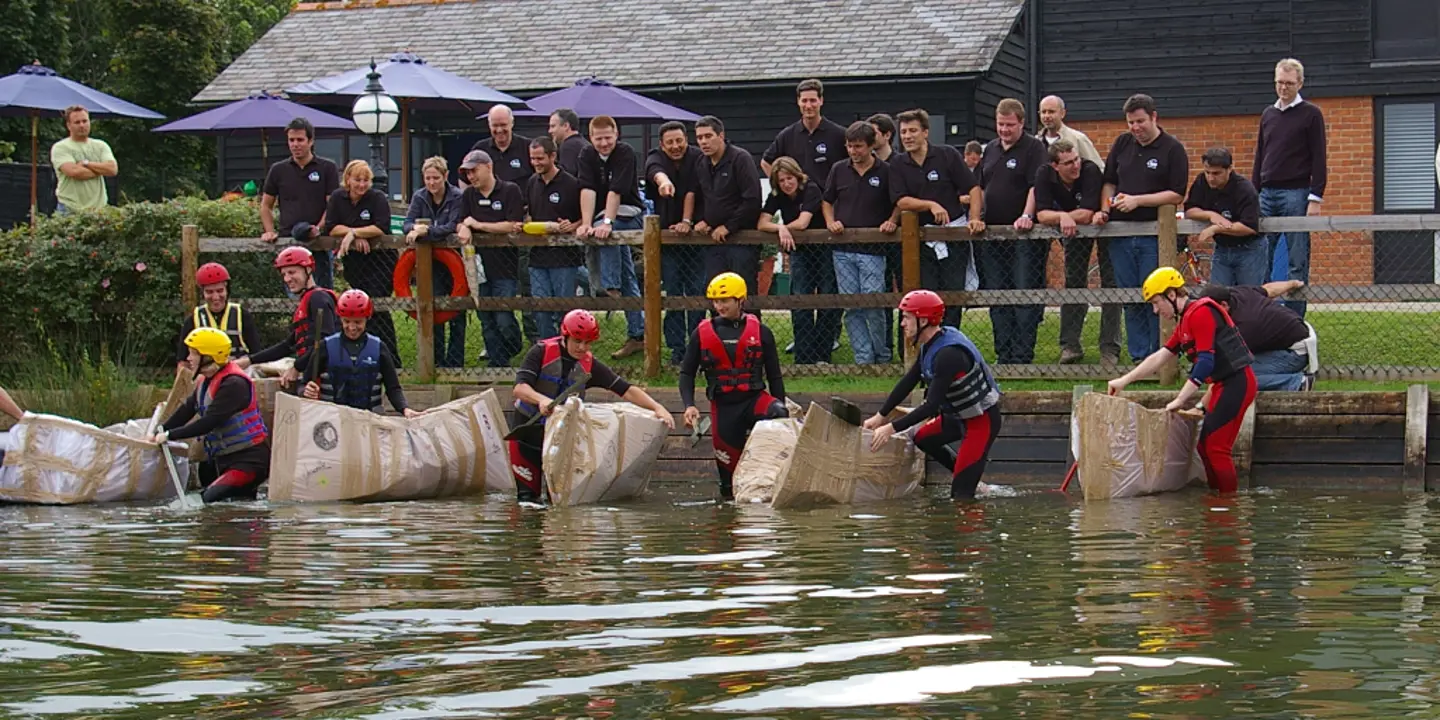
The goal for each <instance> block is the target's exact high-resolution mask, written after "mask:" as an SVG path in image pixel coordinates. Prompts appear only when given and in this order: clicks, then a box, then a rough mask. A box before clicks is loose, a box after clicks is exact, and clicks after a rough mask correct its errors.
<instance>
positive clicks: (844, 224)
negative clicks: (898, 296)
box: [820, 115, 904, 365]
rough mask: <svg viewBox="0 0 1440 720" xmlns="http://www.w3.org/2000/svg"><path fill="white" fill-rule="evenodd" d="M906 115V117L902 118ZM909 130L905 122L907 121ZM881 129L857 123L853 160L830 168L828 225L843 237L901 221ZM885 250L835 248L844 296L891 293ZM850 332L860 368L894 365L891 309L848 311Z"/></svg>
mask: <svg viewBox="0 0 1440 720" xmlns="http://www.w3.org/2000/svg"><path fill="white" fill-rule="evenodd" d="M901 117H902V118H903V117H904V116H903V115H902V116H901ZM901 123H902V125H901V127H902V128H903V127H904V125H903V123H904V120H903V119H902V120H901ZM874 146H875V128H873V127H871V126H870V124H869V123H867V122H865V121H863V120H857V121H855V122H853V123H851V124H850V127H849V128H847V129H846V130H845V153H846V154H847V155H849V156H850V157H849V161H848V162H842V163H840V164H838V165H836V166H835V167H834V168H831V170H830V177H829V179H828V182H826V183H825V196H824V199H825V202H824V203H823V204H821V206H820V207H821V211H822V212H824V213H825V226H826V227H827V228H828V229H829V230H830V232H831V233H832V234H835V235H839V234H841V233H843V232H845V228H877V227H878V228H879V229H880V232H882V233H893V232H895V228H896V223H897V222H898V221H899V218H900V208H898V207H896V205H895V200H894V194H893V193H894V191H893V190H892V189H891V188H890V180H891V177H890V166H889V165H887V164H885V163H883V162H880V161H879V160H876V159H875V151H874ZM884 282H885V246H884V245H883V244H877V243H857V244H856V245H854V246H849V247H847V246H844V245H841V246H839V247H837V248H836V249H835V283H836V285H837V286H838V287H839V290H840V293H841V294H842V295H856V294H860V293H880V292H885V285H884ZM845 330H846V332H848V333H849V334H850V349H851V350H854V351H855V363H856V364H857V365H869V364H872V363H888V362H890V358H891V354H890V350H889V349H888V348H886V347H885V335H886V330H885V311H884V310H883V309H881V308H852V309H850V310H847V311H846V313H845Z"/></svg>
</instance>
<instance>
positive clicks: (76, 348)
mask: <svg viewBox="0 0 1440 720" xmlns="http://www.w3.org/2000/svg"><path fill="white" fill-rule="evenodd" d="M188 224H194V225H198V226H199V227H200V234H201V236H208V237H254V236H258V235H259V233H260V220H259V211H258V209H257V206H256V203H255V202H253V201H249V200H233V201H227V200H204V199H199V198H183V199H178V200H171V201H168V202H163V203H131V204H127V205H123V206H120V207H107V208H104V209H102V210H96V211H84V212H79V213H76V214H74V215H69V216H63V217H62V216H55V217H48V218H42V219H40V221H39V222H38V223H37V225H36V227H35V229H34V231H33V233H32V231H31V229H30V228H29V227H24V226H22V227H17V228H15V229H13V230H10V231H9V232H6V233H4V234H0V334H3V336H4V343H5V350H4V351H3V352H0V357H3V358H4V360H5V363H6V364H7V365H9V364H15V363H26V362H37V361H38V362H47V361H52V360H53V359H54V354H55V353H56V352H58V353H60V354H61V355H63V356H66V357H70V358H78V357H82V356H86V355H89V356H90V357H100V356H101V355H102V354H103V355H107V356H109V357H113V358H115V359H116V361H117V362H120V363H122V364H125V365H130V366H149V367H164V366H165V365H168V364H169V362H170V359H171V353H172V352H173V349H174V342H175V339H176V336H177V335H178V333H179V328H180V322H181V319H182V315H181V312H182V308H181V301H180V233H181V227H182V226H184V225H188ZM208 260H220V261H222V262H224V263H225V265H226V266H227V267H228V268H229V270H230V273H231V275H232V277H233V278H234V281H233V282H232V285H231V293H232V295H234V296H237V297H274V296H277V295H279V294H280V287H279V284H278V281H277V280H276V278H275V274H274V270H273V269H271V268H270V265H269V262H270V256H269V255H265V254H258V253H257V254H250V253H229V254H226V255H225V256H223V257H202V258H201V261H202V262H205V261H208ZM262 317H263V316H262ZM267 320H274V316H272V317H271V318H267ZM275 322H276V323H281V322H283V320H278V321H275ZM265 330H266V332H265V334H266V335H269V336H271V337H273V336H274V335H275V334H276V332H278V331H277V330H276V329H275V328H269V327H267V328H265Z"/></svg>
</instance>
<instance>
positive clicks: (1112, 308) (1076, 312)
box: [1060, 237, 1120, 358]
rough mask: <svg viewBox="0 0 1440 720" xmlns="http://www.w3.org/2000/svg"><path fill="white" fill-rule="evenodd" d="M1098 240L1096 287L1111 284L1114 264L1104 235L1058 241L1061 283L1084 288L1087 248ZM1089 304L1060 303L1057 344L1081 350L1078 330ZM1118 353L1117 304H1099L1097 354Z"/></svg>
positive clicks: (1088, 260)
mask: <svg viewBox="0 0 1440 720" xmlns="http://www.w3.org/2000/svg"><path fill="white" fill-rule="evenodd" d="M1097 240H1098V242H1099V249H1098V251H1097V254H1096V262H1097V263H1098V264H1099V265H1100V287H1102V288H1113V287H1115V264H1114V263H1112V262H1111V261H1110V241H1109V240H1106V239H1104V238H1086V237H1073V238H1068V239H1066V240H1064V241H1062V245H1063V247H1064V248H1065V287H1067V288H1085V287H1088V286H1089V282H1090V251H1091V249H1092V248H1095V246H1096V242H1097ZM1089 311H1090V306H1089V305H1083V304H1073V305H1062V306H1060V348H1061V349H1062V350H1070V351H1071V352H1077V353H1078V352H1084V348H1082V347H1080V331H1081V330H1083V329H1084V328H1085V316H1086V314H1088V313H1089ZM1109 356H1114V357H1117V358H1118V357H1120V306H1119V305H1115V304H1113V303H1105V304H1103V305H1101V306H1100V357H1102V358H1103V357H1109Z"/></svg>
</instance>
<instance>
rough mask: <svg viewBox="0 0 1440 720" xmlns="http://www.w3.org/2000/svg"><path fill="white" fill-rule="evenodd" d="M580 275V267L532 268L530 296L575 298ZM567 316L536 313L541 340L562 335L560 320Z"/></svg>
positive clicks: (562, 313)
mask: <svg viewBox="0 0 1440 720" xmlns="http://www.w3.org/2000/svg"><path fill="white" fill-rule="evenodd" d="M578 274H580V268H579V267H556V268H537V267H534V266H531V268H530V296H531V297H537V298H544V297H568V298H573V297H575V276H576V275H578ZM564 316H565V314H564V312H556V311H545V310H536V311H535V329H536V332H537V334H538V335H539V336H540V339H541V340H545V339H547V338H552V337H555V336H556V335H558V334H560V319H561V318H563V317H564Z"/></svg>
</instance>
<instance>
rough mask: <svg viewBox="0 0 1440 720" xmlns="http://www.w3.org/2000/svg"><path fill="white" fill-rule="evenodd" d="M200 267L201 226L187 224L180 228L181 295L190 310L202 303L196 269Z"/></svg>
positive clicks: (186, 307)
mask: <svg viewBox="0 0 1440 720" xmlns="http://www.w3.org/2000/svg"><path fill="white" fill-rule="evenodd" d="M199 269H200V228H199V227H198V226H195V225H186V226H185V227H183V228H181V229H180V297H181V298H182V299H184V301H185V309H186V310H187V311H188V310H189V309H190V308H193V307H195V306H197V305H199V304H200V286H199V285H198V284H196V280H195V271H197V270H199Z"/></svg>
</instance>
